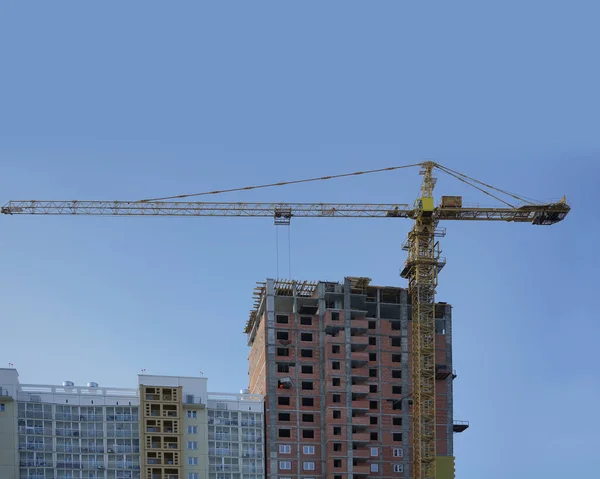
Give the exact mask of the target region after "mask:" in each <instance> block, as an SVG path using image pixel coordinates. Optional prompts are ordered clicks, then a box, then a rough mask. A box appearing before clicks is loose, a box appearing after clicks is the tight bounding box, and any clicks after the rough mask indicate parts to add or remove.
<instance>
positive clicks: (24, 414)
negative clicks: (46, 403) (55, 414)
mask: <svg viewBox="0 0 600 479" xmlns="http://www.w3.org/2000/svg"><path fill="white" fill-rule="evenodd" d="M19 418H20V419H25V418H26V419H52V413H51V412H42V411H19Z"/></svg>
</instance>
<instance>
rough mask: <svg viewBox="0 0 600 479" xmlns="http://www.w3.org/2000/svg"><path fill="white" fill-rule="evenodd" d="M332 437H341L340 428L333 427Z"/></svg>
mask: <svg viewBox="0 0 600 479" xmlns="http://www.w3.org/2000/svg"><path fill="white" fill-rule="evenodd" d="M333 435H334V436H341V435H342V428H341V427H340V426H333Z"/></svg>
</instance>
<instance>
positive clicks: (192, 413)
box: [187, 411, 197, 419]
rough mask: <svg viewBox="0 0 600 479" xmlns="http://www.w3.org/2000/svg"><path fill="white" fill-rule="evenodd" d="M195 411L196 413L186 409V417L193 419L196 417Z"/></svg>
mask: <svg viewBox="0 0 600 479" xmlns="http://www.w3.org/2000/svg"><path fill="white" fill-rule="evenodd" d="M196 413H197V411H188V412H187V417H189V418H191V419H194V418H195V417H196Z"/></svg>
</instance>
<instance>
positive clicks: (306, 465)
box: [279, 461, 315, 471]
mask: <svg viewBox="0 0 600 479" xmlns="http://www.w3.org/2000/svg"><path fill="white" fill-rule="evenodd" d="M279 469H280V470H282V471H289V470H290V469H292V461H279ZM302 470H303V471H314V470H315V462H314V461H305V462H303V463H302Z"/></svg>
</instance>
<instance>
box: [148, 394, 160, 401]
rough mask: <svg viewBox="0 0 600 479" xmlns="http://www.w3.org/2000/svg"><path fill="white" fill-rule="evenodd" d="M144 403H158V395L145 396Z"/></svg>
mask: <svg viewBox="0 0 600 479" xmlns="http://www.w3.org/2000/svg"><path fill="white" fill-rule="evenodd" d="M146 401H160V394H146Z"/></svg>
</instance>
